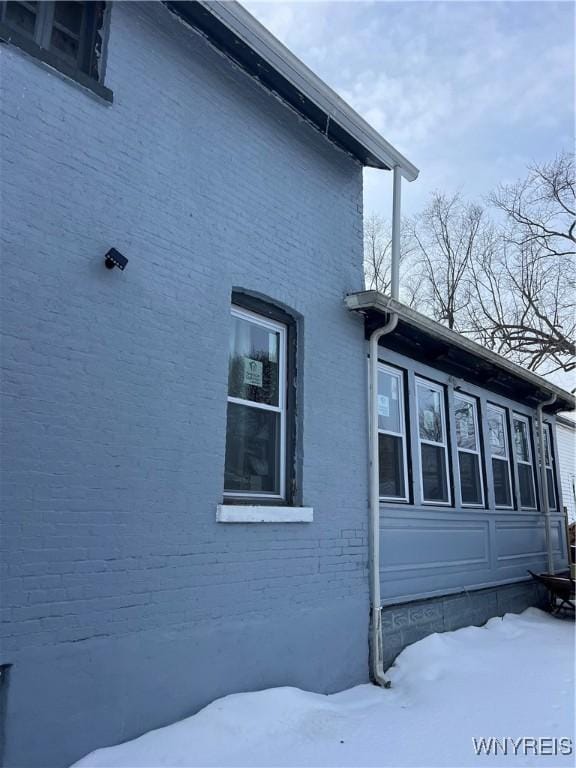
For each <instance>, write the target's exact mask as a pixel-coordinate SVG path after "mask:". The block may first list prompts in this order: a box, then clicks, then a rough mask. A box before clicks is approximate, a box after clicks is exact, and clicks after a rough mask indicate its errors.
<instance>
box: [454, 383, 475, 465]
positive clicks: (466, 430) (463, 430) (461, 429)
mask: <svg viewBox="0 0 576 768" xmlns="http://www.w3.org/2000/svg"><path fill="white" fill-rule="evenodd" d="M454 407H455V414H454V415H455V420H456V441H457V444H458V448H466V449H467V450H469V451H477V450H478V445H477V442H476V409H475V408H474V403H472V402H470V401H468V400H462V399H461V398H459V397H457V396H456V397H455V398H454Z"/></svg>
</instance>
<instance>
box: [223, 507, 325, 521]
mask: <svg viewBox="0 0 576 768" xmlns="http://www.w3.org/2000/svg"><path fill="white" fill-rule="evenodd" d="M216 520H217V522H219V523H312V522H314V508H313V507H274V506H272V505H264V504H262V505H257V504H218V506H217V507H216Z"/></svg>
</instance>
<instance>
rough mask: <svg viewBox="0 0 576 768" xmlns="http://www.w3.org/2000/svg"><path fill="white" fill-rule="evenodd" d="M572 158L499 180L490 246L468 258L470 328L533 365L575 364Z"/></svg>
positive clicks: (546, 369)
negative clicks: (495, 235) (496, 233)
mask: <svg viewBox="0 0 576 768" xmlns="http://www.w3.org/2000/svg"><path fill="white" fill-rule="evenodd" d="M575 192H576V184H575V177H574V159H573V157H571V156H570V155H567V154H562V155H560V156H559V157H557V158H556V160H554V161H553V162H551V163H547V164H543V165H534V166H532V167H531V168H530V169H529V174H528V176H527V177H526V179H524V180H522V181H519V182H517V183H516V184H512V185H503V186H500V187H499V188H498V189H497V190H496V192H495V193H494V194H493V195H492V197H491V202H492V204H493V205H494V206H495V207H496V208H497V209H498V210H499V211H501V212H502V213H503V214H504V223H503V227H502V229H501V232H500V237H499V244H498V247H497V248H494V249H491V250H490V251H487V252H485V253H484V255H483V258H482V259H481V260H478V261H476V260H475V261H474V262H472V264H471V269H472V273H473V280H472V282H471V285H472V286H473V288H474V290H473V299H472V300H471V301H470V304H469V317H470V325H471V328H470V330H471V332H472V333H473V335H475V336H476V337H478V338H479V339H480V340H481V341H482V342H483V343H485V344H486V345H487V346H488V347H490V348H492V349H495V350H496V351H498V352H500V353H501V354H505V355H507V356H509V357H512V358H513V359H515V360H516V361H517V362H520V363H522V364H524V365H525V366H526V367H527V368H529V369H530V370H533V371H540V372H542V373H553V372H554V371H557V370H563V371H572V370H574V369H576V361H575V355H576V346H575V344H574V337H575V333H576V314H575V310H576V261H575V248H574V246H575V243H576V239H575V215H576V214H575V210H576V205H575Z"/></svg>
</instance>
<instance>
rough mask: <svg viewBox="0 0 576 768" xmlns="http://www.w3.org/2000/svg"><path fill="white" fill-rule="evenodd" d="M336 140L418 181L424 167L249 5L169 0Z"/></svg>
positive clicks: (365, 158) (175, 9)
mask: <svg viewBox="0 0 576 768" xmlns="http://www.w3.org/2000/svg"><path fill="white" fill-rule="evenodd" d="M163 2H164V5H166V6H167V7H168V8H169V9H170V10H171V11H172V12H173V13H175V14H176V15H178V16H179V17H180V18H181V19H182V20H184V21H185V22H187V23H188V24H190V25H191V26H193V27H195V28H196V29H198V30H199V31H200V32H202V33H203V34H204V35H206V37H207V38H208V39H209V40H210V42H212V43H213V44H214V45H215V46H216V47H217V48H219V49H220V50H222V51H224V52H225V53H226V54H227V55H228V56H229V57H230V58H232V59H233V60H234V61H235V62H236V63H237V64H238V65H240V66H241V67H242V68H243V69H245V70H246V71H247V72H248V73H249V74H251V75H253V76H254V77H256V78H257V79H258V80H259V81H260V82H261V83H262V84H263V85H264V86H265V87H266V88H268V89H269V90H271V91H273V92H274V93H276V94H277V95H278V96H280V97H281V98H282V99H283V100H284V101H286V102H287V103H288V104H289V105H290V106H291V107H292V108H293V109H295V110H296V111H297V112H298V113H299V114H300V115H301V116H302V117H304V118H305V119H306V120H307V121H308V122H310V123H312V124H313V125H314V126H315V127H316V128H317V129H318V130H319V131H320V132H321V133H323V134H324V135H325V136H326V137H327V138H328V139H329V140H330V141H332V142H333V143H335V144H337V145H338V146H340V147H341V148H342V149H344V150H345V151H347V152H349V153H350V154H352V155H353V156H354V157H356V158H357V159H358V160H360V162H361V163H362V164H363V165H367V166H371V167H374V168H381V169H385V170H391V169H392V168H394V167H398V169H399V170H400V173H401V174H402V176H404V178H405V179H407V180H408V181H414V180H415V179H416V178H417V176H418V173H419V171H418V168H416V166H415V165H413V164H412V163H411V162H410V161H409V160H408V159H407V158H405V157H404V155H402V154H401V153H400V152H398V150H397V149H395V148H394V147H393V146H392V145H391V144H390V143H389V142H387V141H386V139H384V137H383V136H381V135H380V134H379V133H378V132H377V131H376V130H374V128H372V126H370V125H369V124H368V123H367V122H366V121H365V120H364V119H363V118H362V117H360V115H359V114H358V113H357V112H355V111H354V110H353V109H352V108H351V107H350V106H349V105H348V104H347V103H346V102H345V101H344V100H343V99H341V98H340V96H338V95H337V94H336V93H335V92H334V91H333V90H332V89H331V88H329V87H328V86H327V85H326V83H324V82H323V81H322V80H321V79H320V78H319V77H318V76H317V75H315V74H314V73H313V72H312V70H310V69H309V68H308V67H307V66H306V65H305V64H303V63H302V62H301V61H300V59H298V58H297V57H296V56H295V55H294V54H293V53H291V51H289V50H288V48H286V47H285V46H284V45H282V43H281V42H280V41H279V40H277V39H276V38H275V37H274V35H272V34H271V33H270V32H269V31H268V30H267V29H266V28H265V27H264V26H262V24H260V22H258V21H257V20H256V19H255V18H254V17H253V16H252V15H251V14H250V13H249V12H248V11H247V10H246V9H245V8H243V7H242V6H241V5H240V4H239V3H237V2H233V1H232V0H225V1H224V0H182V1H178V0H163Z"/></svg>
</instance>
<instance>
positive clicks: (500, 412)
mask: <svg viewBox="0 0 576 768" xmlns="http://www.w3.org/2000/svg"><path fill="white" fill-rule="evenodd" d="M486 418H487V421H488V444H489V449H490V454H491V459H492V476H493V483H494V500H495V504H496V507H499V508H502V509H512V508H513V503H512V474H511V467H510V451H509V446H508V420H507V415H506V411H505V409H504V408H500V407H499V406H496V405H492V404H490V405H488V407H487V409H486Z"/></svg>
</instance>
